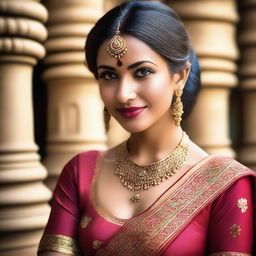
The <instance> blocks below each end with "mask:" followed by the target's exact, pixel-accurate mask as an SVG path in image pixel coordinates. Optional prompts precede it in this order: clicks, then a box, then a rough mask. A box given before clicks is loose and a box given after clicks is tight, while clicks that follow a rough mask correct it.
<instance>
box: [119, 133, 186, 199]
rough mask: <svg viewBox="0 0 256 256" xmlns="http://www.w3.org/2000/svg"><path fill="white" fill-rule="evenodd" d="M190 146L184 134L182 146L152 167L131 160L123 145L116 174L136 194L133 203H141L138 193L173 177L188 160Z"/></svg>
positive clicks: (120, 148) (124, 144)
mask: <svg viewBox="0 0 256 256" xmlns="http://www.w3.org/2000/svg"><path fill="white" fill-rule="evenodd" d="M188 146H189V137H188V135H187V134H186V133H185V132H183V138H182V140H181V142H180V144H179V145H178V146H177V148H176V149H175V150H174V151H173V152H171V154H169V155H168V156H167V157H165V158H164V159H163V160H160V161H157V162H155V163H153V164H150V165H138V164H136V163H134V162H133V161H132V160H131V159H130V157H129V153H128V152H127V145H126V143H123V144H121V145H120V146H119V149H118V151H117V152H118V153H117V157H116V158H117V160H116V161H115V173H116V175H118V176H119V178H120V180H121V182H122V184H123V185H124V186H125V187H127V188H128V189H129V190H131V191H132V192H135V194H134V196H133V197H132V198H131V201H132V202H133V203H137V202H139V201H140V197H139V194H138V191H142V190H146V189H149V188H150V187H151V186H156V185H159V184H160V183H161V182H163V181H164V180H165V179H169V178H170V177H172V176H173V175H174V174H175V173H176V172H177V170H179V169H180V168H181V167H182V166H183V164H184V163H185V161H186V160H187V156H188V152H189V147H188Z"/></svg>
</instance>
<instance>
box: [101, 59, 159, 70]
mask: <svg viewBox="0 0 256 256" xmlns="http://www.w3.org/2000/svg"><path fill="white" fill-rule="evenodd" d="M146 62H148V63H151V64H153V65H155V66H156V67H157V65H156V64H155V63H153V62H151V61H148V60H142V61H138V62H135V63H133V64H131V65H129V66H128V67H127V69H128V70H130V69H133V68H136V67H138V66H139V65H141V64H143V63H146ZM100 68H103V69H108V70H112V71H115V70H116V69H115V68H114V67H111V66H107V65H100V66H98V67H97V69H100Z"/></svg>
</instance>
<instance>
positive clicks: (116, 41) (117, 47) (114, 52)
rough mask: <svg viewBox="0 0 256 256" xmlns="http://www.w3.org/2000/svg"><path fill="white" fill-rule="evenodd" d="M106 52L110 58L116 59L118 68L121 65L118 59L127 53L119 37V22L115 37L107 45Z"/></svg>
mask: <svg viewBox="0 0 256 256" xmlns="http://www.w3.org/2000/svg"><path fill="white" fill-rule="evenodd" d="M107 52H108V53H109V55H110V56H112V57H114V58H116V59H117V66H118V67H120V66H122V65H123V63H122V61H121V60H120V58H121V57H123V55H124V54H125V53H126V52H127V48H126V43H125V41H124V39H123V38H122V37H121V36H120V21H119V22H118V25H117V29H116V33H115V35H114V36H113V37H112V38H111V39H110V41H109V43H108V46H107Z"/></svg>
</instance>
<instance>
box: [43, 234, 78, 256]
mask: <svg viewBox="0 0 256 256" xmlns="http://www.w3.org/2000/svg"><path fill="white" fill-rule="evenodd" d="M40 252H59V253H64V254H67V255H73V256H79V255H80V253H79V247H78V244H77V242H76V240H75V239H74V238H72V237H68V236H64V235H55V234H47V235H43V237H42V239H41V241H40V243H39V248H38V253H40Z"/></svg>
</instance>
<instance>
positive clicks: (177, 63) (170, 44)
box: [85, 1, 201, 118]
mask: <svg viewBox="0 0 256 256" xmlns="http://www.w3.org/2000/svg"><path fill="white" fill-rule="evenodd" d="M118 22H120V32H121V34H127V35H131V36H134V37H136V38H138V39H140V40H141V41H143V42H144V43H146V44H147V45H148V46H149V47H151V48H152V49H153V50H154V51H155V52H157V53H158V54H160V55H161V56H162V57H164V58H165V59H166V61H167V63H168V65H169V67H170V70H171V72H173V73H175V72H178V71H180V70H181V69H184V68H185V67H186V65H187V63H188V61H190V62H191V64H192V65H191V71H190V74H189V78H188V81H187V83H186V85H185V88H184V93H183V95H182V102H183V104H184V114H183V117H184V118H186V117H187V116H188V115H189V113H190V112H191V110H192V108H193V105H194V103H195V100H196V97H197V94H198V92H199V89H200V85H201V83H200V68H199V63H198V59H197V57H196V54H195V52H194V50H193V49H192V48H191V45H190V40H189V36H188V33H187V32H186V30H185V28H184V26H183V24H182V22H181V20H180V18H179V17H178V15H177V14H176V13H175V12H174V11H173V10H172V9H171V8H169V7H167V6H166V5H164V4H162V3H160V2H149V1H132V2H127V3H123V4H121V5H119V6H117V7H115V8H113V9H112V10H110V11H109V12H107V13H106V14H105V15H104V16H103V17H102V18H100V19H99V20H98V22H97V23H96V24H95V26H94V27H93V28H92V30H91V31H90V33H89V34H88V37H87V40H86V46H85V52H86V62H87V66H88V68H89V70H90V71H91V72H92V73H93V74H94V76H95V78H96V79H97V63H96V62H97V54H98V50H99V47H100V46H101V44H102V43H103V42H104V41H105V40H106V39H109V38H111V37H113V36H114V34H115V32H116V29H117V26H118Z"/></svg>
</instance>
